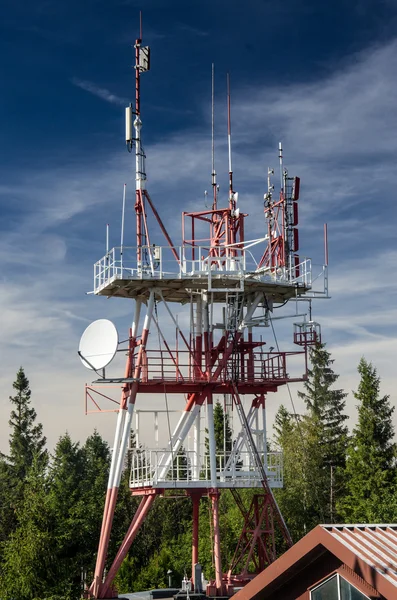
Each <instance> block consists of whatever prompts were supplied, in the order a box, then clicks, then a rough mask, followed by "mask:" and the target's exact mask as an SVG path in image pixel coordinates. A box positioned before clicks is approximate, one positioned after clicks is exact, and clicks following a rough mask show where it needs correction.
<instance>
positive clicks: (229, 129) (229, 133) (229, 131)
mask: <svg viewBox="0 0 397 600" xmlns="http://www.w3.org/2000/svg"><path fill="white" fill-rule="evenodd" d="M227 145H228V150H229V200H230V202H231V201H232V193H233V170H232V125H231V118H230V75H229V73H228V74H227Z"/></svg>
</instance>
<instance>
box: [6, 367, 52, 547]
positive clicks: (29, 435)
mask: <svg viewBox="0 0 397 600" xmlns="http://www.w3.org/2000/svg"><path fill="white" fill-rule="evenodd" d="M13 388H14V390H16V392H17V393H16V395H15V396H10V402H11V404H12V405H13V409H12V410H11V414H10V420H9V425H10V427H11V433H10V441H9V455H8V456H6V455H4V454H1V455H0V526H1V533H0V541H1V540H6V539H7V538H8V537H9V535H10V534H11V532H12V531H14V530H15V528H16V527H17V522H18V505H19V504H20V503H21V502H22V499H23V488H24V483H25V479H26V477H27V476H28V474H29V470H30V468H31V466H32V464H33V463H35V465H36V468H39V467H40V468H42V469H43V470H44V469H45V467H46V465H47V462H48V456H47V450H46V449H45V444H46V438H45V437H44V436H43V427H42V425H41V424H40V423H36V417H37V415H36V411H35V409H34V408H33V407H32V406H31V391H30V388H29V381H28V379H27V377H26V375H25V373H24V370H23V368H22V367H21V368H20V369H19V371H18V372H17V376H16V380H15V381H14V383H13Z"/></svg>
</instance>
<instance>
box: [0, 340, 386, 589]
mask: <svg viewBox="0 0 397 600" xmlns="http://www.w3.org/2000/svg"><path fill="white" fill-rule="evenodd" d="M333 363H334V360H333V359H332V357H331V354H330V352H328V350H327V349H326V346H325V345H324V344H318V345H317V346H315V347H312V348H311V350H310V369H309V373H308V379H307V381H306V382H305V383H304V385H303V387H302V391H300V392H298V395H299V397H300V399H301V400H302V401H303V403H304V406H305V412H304V414H297V413H296V412H295V408H294V398H293V396H292V395H291V398H290V399H291V403H290V405H289V406H288V407H287V406H280V408H279V410H278V412H277V415H276V418H275V423H274V428H273V435H270V432H268V439H269V447H270V449H275V450H281V451H282V452H283V455H284V488H283V489H281V490H276V491H275V495H276V498H277V502H278V503H279V506H280V508H281V511H282V514H283V516H284V518H285V521H286V523H287V525H288V527H289V530H290V532H291V535H292V538H293V540H294V541H295V542H296V541H297V540H298V539H300V538H301V537H302V536H303V535H305V534H306V533H307V532H309V531H310V530H311V529H312V528H313V527H315V526H316V525H317V524H319V523H337V522H339V523H340V522H343V523H379V522H383V523H391V522H396V520H397V499H396V498H397V494H396V489H397V469H396V445H395V442H394V427H393V423H392V415H393V411H394V407H393V406H392V404H391V402H390V398H389V397H388V396H385V395H382V393H381V381H380V378H379V376H378V374H377V370H376V368H375V367H374V366H373V365H372V364H371V363H370V362H368V361H366V360H365V358H362V359H361V360H360V362H359V365H358V368H357V371H358V373H357V386H356V390H355V391H354V400H355V407H354V410H355V411H356V414H355V418H354V426H353V425H349V418H348V416H347V414H346V398H347V393H346V392H345V391H344V390H341V389H338V385H337V381H338V375H337V374H336V373H335V371H334V369H333ZM13 389H14V392H13V394H14V395H12V396H11V397H10V419H9V427H10V435H9V447H8V451H7V453H6V454H1V455H0V598H2V599H3V600H22V599H24V600H28V599H29V600H33V599H37V600H39V599H40V600H44V599H47V600H50V599H51V600H60V599H63V600H74V599H77V598H79V597H80V596H81V594H82V590H83V587H84V583H85V582H86V583H88V584H89V583H90V577H92V573H93V569H94V566H95V559H96V551H97V543H98V538H99V531H100V527H101V520H102V511H103V504H104V498H105V493H106V486H107V477H108V469H109V464H110V456H111V449H110V448H109V445H108V444H107V443H106V441H104V440H103V439H102V437H101V436H100V435H99V434H98V433H97V432H95V431H94V432H93V433H92V435H90V436H89V437H88V438H87V440H86V441H85V443H84V444H81V443H79V442H77V441H74V440H73V439H72V438H71V436H70V435H69V433H67V432H65V434H63V435H62V436H61V437H60V438H59V440H58V442H57V444H56V446H55V448H54V449H53V451H51V452H49V450H48V448H47V443H46V438H45V435H44V431H43V427H42V425H41V424H40V422H39V419H38V416H37V414H36V411H35V409H34V402H33V400H34V394H33V395H32V392H31V390H30V385H29V381H28V378H27V376H26V374H25V372H24V369H23V368H22V367H21V368H20V369H19V371H18V373H17V375H16V379H15V381H14V383H13ZM349 412H350V413H352V412H353V410H352V409H351V410H349ZM225 419H227V415H225V414H224V412H223V408H222V406H221V404H219V403H217V405H216V408H215V425H216V430H217V431H218V433H219V435H218V436H217V437H218V440H220V439H221V436H223V431H224V420H225ZM226 430H227V431H228V435H229V436H230V437H232V431H231V428H230V427H229V424H228V423H226ZM128 462H129V461H128V458H127V461H126V465H125V469H124V473H123V480H122V485H121V489H120V494H119V500H118V505H117V509H116V514H115V519H114V525H113V532H112V538H111V545H110V550H109V556H108V562H109V564H110V563H111V561H112V559H113V557H114V555H115V553H116V550H117V547H118V545H119V544H120V542H121V541H122V539H123V536H124V533H125V531H126V529H127V528H128V525H129V523H130V521H131V518H132V516H133V514H134V511H135V509H136V507H137V504H138V502H139V498H136V497H131V494H130V492H129V487H128V480H129V464H128ZM250 494H252V492H251V491H250V490H246V491H245V492H244V493H243V499H244V501H245V502H247V503H248V502H249V500H250ZM209 510H210V507H209V505H208V501H207V499H206V498H203V499H202V500H201V505H200V548H199V550H200V562H201V564H202V565H203V571H204V574H205V576H206V578H210V577H211V575H212V568H213V567H212V556H211V545H210V539H209V531H210V527H209V524H208V520H209V516H210V513H209ZM241 526H242V520H241V513H240V511H239V509H238V507H237V506H236V505H235V503H234V500H233V499H232V497H231V495H230V494H229V492H228V491H225V492H224V493H223V494H222V496H221V534H222V538H223V540H224V548H225V550H224V555H223V556H222V561H223V565H224V568H225V570H226V568H227V566H228V564H229V563H230V560H231V557H232V555H233V552H234V549H235V547H236V544H237V541H238V537H239V534H240V531H241ZM225 541H226V543H225ZM281 551H282V548H280V552H281ZM190 560H191V506H190V499H189V498H187V497H186V496H185V495H184V494H182V493H181V495H180V497H178V496H176V495H175V492H174V493H173V497H172V498H169V499H165V500H161V501H156V502H155V504H154V507H153V508H152V510H151V512H150V513H149V516H148V518H147V520H146V522H145V524H144V526H143V528H142V530H141V532H140V533H139V535H138V537H137V538H136V540H135V542H134V544H133V546H132V548H131V551H130V553H129V556H128V557H127V558H126V559H125V561H124V563H123V565H122V567H121V570H120V572H119V574H118V576H117V580H116V584H117V588H118V590H119V593H123V592H133V591H138V590H144V589H151V588H157V587H168V576H167V571H168V570H171V571H172V578H173V582H172V583H173V585H177V586H179V585H180V581H181V579H182V577H183V576H184V574H185V573H186V572H187V574H188V576H190V572H189V563H190Z"/></svg>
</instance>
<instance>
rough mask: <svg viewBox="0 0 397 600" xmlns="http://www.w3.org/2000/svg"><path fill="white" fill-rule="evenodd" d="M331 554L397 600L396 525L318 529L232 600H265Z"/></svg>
mask: <svg viewBox="0 0 397 600" xmlns="http://www.w3.org/2000/svg"><path fill="white" fill-rule="evenodd" d="M326 551H328V552H330V553H331V554H333V555H334V556H335V557H337V558H338V559H339V560H340V561H341V562H342V563H344V564H345V565H347V566H348V567H349V568H350V569H352V570H353V571H355V572H356V573H357V574H358V575H359V576H360V577H361V578H362V579H364V580H365V581H366V582H367V583H368V584H369V585H370V586H371V587H372V588H374V589H375V590H377V591H378V592H379V593H380V594H381V595H382V596H383V597H384V598H386V599H387V600H396V598H397V525H395V524H394V525H318V526H317V527H316V528H315V529H313V530H312V531H311V532H310V533H308V534H307V535H306V536H305V537H304V538H302V539H301V540H299V542H297V543H296V544H294V546H292V548H290V549H289V550H287V552H285V553H284V554H283V555H282V556H280V558H278V559H277V560H276V561H275V562H274V563H272V564H271V565H270V566H269V567H267V569H265V570H264V571H263V572H262V573H260V574H259V575H258V576H257V577H255V579H253V580H252V581H251V582H250V583H248V584H247V585H246V586H245V587H244V588H243V589H242V590H240V591H239V592H237V594H235V595H234V596H233V600H256V599H258V598H259V596H260V598H261V600H265V599H266V598H270V597H271V596H272V595H273V594H274V593H275V592H276V591H277V590H278V589H280V588H281V587H282V585H285V583H286V582H287V581H288V580H291V579H292V578H293V577H295V576H297V575H298V574H299V573H300V572H301V571H302V570H303V569H304V568H305V567H307V566H308V565H309V564H310V563H312V562H313V560H315V558H316V557H318V556H321V554H323V553H324V552H326Z"/></svg>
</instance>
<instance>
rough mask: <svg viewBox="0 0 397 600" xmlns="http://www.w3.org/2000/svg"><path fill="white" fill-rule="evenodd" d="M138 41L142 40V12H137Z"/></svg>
mask: <svg viewBox="0 0 397 600" xmlns="http://www.w3.org/2000/svg"><path fill="white" fill-rule="evenodd" d="M139 39H140V40H142V11H141V10H140V11H139Z"/></svg>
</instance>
